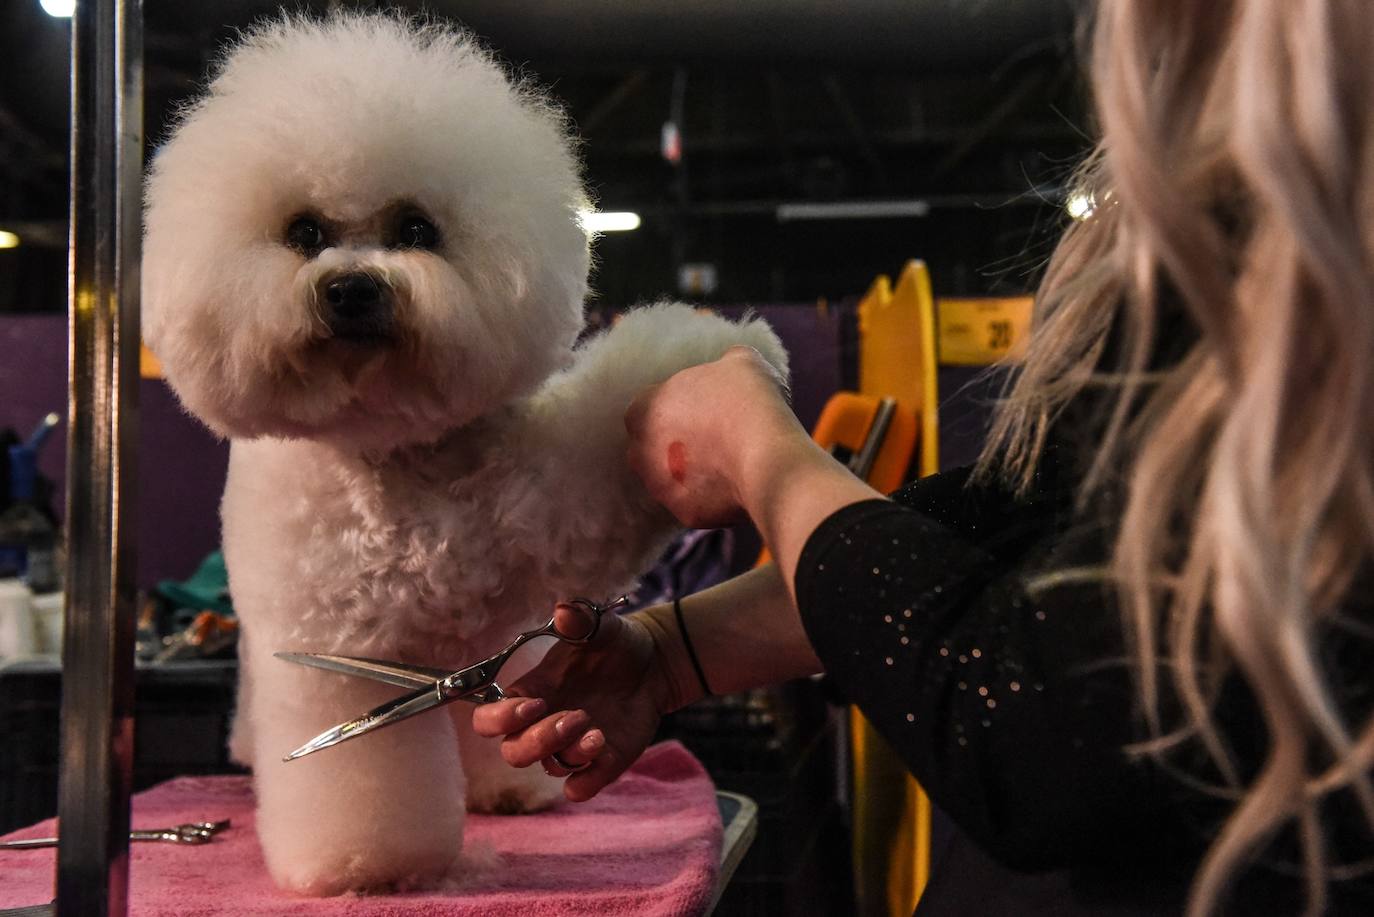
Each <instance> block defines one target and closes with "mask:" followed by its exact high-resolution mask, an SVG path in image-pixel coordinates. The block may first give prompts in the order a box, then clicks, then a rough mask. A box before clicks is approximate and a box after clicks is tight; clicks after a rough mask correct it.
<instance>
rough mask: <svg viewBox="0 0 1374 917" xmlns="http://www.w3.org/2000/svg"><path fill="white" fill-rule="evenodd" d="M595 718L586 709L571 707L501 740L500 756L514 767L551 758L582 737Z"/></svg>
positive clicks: (527, 765)
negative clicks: (573, 708) (572, 708)
mask: <svg viewBox="0 0 1374 917" xmlns="http://www.w3.org/2000/svg"><path fill="white" fill-rule="evenodd" d="M591 723H592V718H591V716H589V715H588V714H587V711H585V710H570V711H564V712H562V713H555V714H553V715H552V716H546V717H544V719H542V720H540V721H539V722H537V723H535V724H534V725H533V726H530V727H528V728H526V729H524V730H521V731H520V732H517V733H513V734H511V735H508V736H506V738H505V739H503V740H502V742H501V757H503V758H505V759H506V763H507V764H509V765H511V766H512V767H529V766H530V765H531V764H533V763H535V762H536V761H540V760H543V759H544V758H549V757H552V756H553V755H554V754H556V753H558V752H561V751H563V750H564V749H566V748H568V747H569V746H570V745H573V744H574V743H576V742H577V740H578V739H580V738H582V734H583V733H584V732H586V731H587V727H588V726H590V725H591Z"/></svg>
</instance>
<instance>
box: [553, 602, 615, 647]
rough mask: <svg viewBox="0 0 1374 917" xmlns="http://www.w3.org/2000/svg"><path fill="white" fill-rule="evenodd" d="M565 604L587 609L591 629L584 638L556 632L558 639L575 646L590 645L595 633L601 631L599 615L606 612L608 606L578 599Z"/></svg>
mask: <svg viewBox="0 0 1374 917" xmlns="http://www.w3.org/2000/svg"><path fill="white" fill-rule="evenodd" d="M567 604H569V605H581V606H582V607H583V608H585V609H587V611H589V612H591V616H592V629H591V630H590V631H588V632H587V635H586V636H584V637H569V636H566V635H564V633H563V632H562V631H559V632H558V639H560V640H564V641H566V642H568V643H575V644H582V643H591V642H592V641H593V640H595V639H596V635H597V633H598V632H599V631H600V630H601V615H602V613H604V612H605V611H606V609H607V608H608V607H610V606H608V605H602V604H601V603H600V602H593V601H592V600H591V599H581V598H579V599H573V600H572V601H570V602H568V603H567Z"/></svg>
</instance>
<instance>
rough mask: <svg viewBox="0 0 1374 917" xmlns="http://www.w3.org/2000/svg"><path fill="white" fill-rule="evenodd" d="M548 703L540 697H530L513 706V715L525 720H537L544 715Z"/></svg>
mask: <svg viewBox="0 0 1374 917" xmlns="http://www.w3.org/2000/svg"><path fill="white" fill-rule="evenodd" d="M548 706H549V705H548V704H547V703H546V702H545V701H544V699H543V698H541V697H535V698H531V699H530V700H527V701H525V702H524V703H522V704H520V705H519V706H517V707H516V708H515V715H516V716H518V717H520V719H522V720H525V721H527V722H528V721H530V720H537V719H539V717H541V716H543V715H544V711H545V710H546V709H548Z"/></svg>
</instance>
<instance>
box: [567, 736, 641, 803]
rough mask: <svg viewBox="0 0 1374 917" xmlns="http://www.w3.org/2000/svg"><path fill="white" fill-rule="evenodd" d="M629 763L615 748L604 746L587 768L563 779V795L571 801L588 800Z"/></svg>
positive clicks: (617, 775) (608, 783)
mask: <svg viewBox="0 0 1374 917" xmlns="http://www.w3.org/2000/svg"><path fill="white" fill-rule="evenodd" d="M627 766H628V765H627V763H626V762H625V761H622V760H621V758H620V755H618V754H616V752H615V749H613V748H603V749H602V751H601V753H600V754H599V755H597V757H596V758H595V759H594V760H592V762H591V763H590V764H589V765H588V766H587V768H586V769H585V770H580V771H578V772H576V773H575V774H572V775H571V776H570V777H568V779H567V780H565V781H563V795H564V796H566V797H567V798H568V800H569V801H571V802H586V801H587V800H588V799H591V798H592V797H593V796H595V795H596V794H597V793H600V792H601V791H602V790H604V789H605V788H606V787H607V786H608V785H610V784H611V783H612V782H613V781H614V780H615V779H616V778H617V777H619V776H620V775H621V774H622V773H624V771H625V768H626V767H627Z"/></svg>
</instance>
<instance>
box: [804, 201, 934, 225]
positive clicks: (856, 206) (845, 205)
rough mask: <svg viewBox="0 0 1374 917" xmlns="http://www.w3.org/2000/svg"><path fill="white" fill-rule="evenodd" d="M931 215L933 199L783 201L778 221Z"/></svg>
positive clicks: (871, 218)
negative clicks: (801, 202) (791, 202)
mask: <svg viewBox="0 0 1374 917" xmlns="http://www.w3.org/2000/svg"><path fill="white" fill-rule="evenodd" d="M929 215H930V202H929V201H923V200H919V199H917V200H911V201H837V202H836V203H833V204H782V205H780V206H779V207H778V209H777V218H778V222H780V223H786V222H788V221H790V220H883V219H893V218H898V217H924V216H929Z"/></svg>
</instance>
